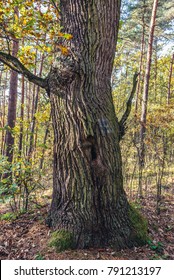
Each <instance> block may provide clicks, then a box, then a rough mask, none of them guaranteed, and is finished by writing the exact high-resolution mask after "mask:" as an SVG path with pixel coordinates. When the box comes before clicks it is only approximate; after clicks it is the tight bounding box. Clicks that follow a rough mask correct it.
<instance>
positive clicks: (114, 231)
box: [49, 0, 139, 249]
mask: <svg viewBox="0 0 174 280" xmlns="http://www.w3.org/2000/svg"><path fill="white" fill-rule="evenodd" d="M61 11H62V26H64V32H66V33H70V34H72V35H73V39H72V40H71V42H70V43H69V46H68V48H69V56H67V57H62V56H61V57H59V58H57V63H55V64H54V65H53V68H52V71H51V73H50V75H49V88H50V100H51V112H52V119H53V128H54V179H53V180H54V182H53V185H54V187H53V200H52V205H51V211H50V217H49V222H50V223H51V225H52V226H53V227H54V228H55V229H64V230H69V231H71V232H72V233H73V236H74V238H75V246H76V247H80V248H84V247H90V246H104V245H108V244H114V246H115V247H116V248H119V249H120V248H124V247H130V246H132V245H133V244H138V242H139V240H138V239H136V233H135V230H134V229H133V227H132V225H131V222H130V219H129V204H128V202H127V199H126V195H125V192H124V190H123V178H122V164H121V154H120V147H119V123H118V120H117V118H116V115H115V110H114V106H113V100H112V94H111V73H112V66H113V60H114V54H115V46H116V40H117V31H118V21H119V11H120V1H116V0H110V1H103V0H95V1H79V0H76V1H75V0H72V1H65V0H64V1H61Z"/></svg>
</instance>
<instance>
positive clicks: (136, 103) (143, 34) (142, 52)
mask: <svg viewBox="0 0 174 280" xmlns="http://www.w3.org/2000/svg"><path fill="white" fill-rule="evenodd" d="M145 13H146V0H144V2H143V14H142V28H143V29H142V37H141V54H140V63H139V76H138V83H137V89H136V99H135V115H137V112H138V105H139V94H140V92H141V83H142V82H141V80H142V72H143V60H144V49H145Z"/></svg>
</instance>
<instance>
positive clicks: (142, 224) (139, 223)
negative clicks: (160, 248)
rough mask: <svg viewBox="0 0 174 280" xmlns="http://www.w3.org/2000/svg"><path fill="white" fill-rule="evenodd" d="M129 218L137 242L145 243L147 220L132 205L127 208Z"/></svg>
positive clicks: (146, 239)
mask: <svg viewBox="0 0 174 280" xmlns="http://www.w3.org/2000/svg"><path fill="white" fill-rule="evenodd" d="M129 219H130V222H131V224H132V226H133V229H134V231H135V237H136V241H137V243H138V244H141V245H143V244H146V243H147V241H148V240H149V237H148V234H147V230H148V223H147V220H146V219H145V218H144V217H143V216H142V215H141V214H140V213H139V211H138V210H137V209H136V208H135V207H134V206H133V205H131V206H130V209H129Z"/></svg>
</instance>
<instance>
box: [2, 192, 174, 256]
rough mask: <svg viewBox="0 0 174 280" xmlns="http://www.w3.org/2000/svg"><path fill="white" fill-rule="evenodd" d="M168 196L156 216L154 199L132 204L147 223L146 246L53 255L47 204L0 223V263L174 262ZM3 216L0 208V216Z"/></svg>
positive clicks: (172, 207) (173, 216)
mask: <svg viewBox="0 0 174 280" xmlns="http://www.w3.org/2000/svg"><path fill="white" fill-rule="evenodd" d="M173 196H174V195H173V190H172V192H171V193H170V192H166V193H164V194H163V196H162V201H161V205H160V209H161V211H160V214H159V215H157V214H156V196H155V195H153V194H149V195H148V197H146V198H144V199H141V200H139V201H138V203H137V202H136V205H137V207H138V209H139V210H140V211H141V212H142V214H143V215H144V216H145V217H146V218H147V220H148V229H149V237H150V240H151V241H150V242H149V243H148V244H147V245H145V246H143V247H138V248H137V247H134V248H132V249H125V250H121V251H119V252H116V251H114V250H113V249H112V248H105V249H103V248H98V249H89V250H68V251H64V252H61V253H56V252H55V250H54V248H51V247H49V246H48V240H49V238H50V233H51V231H50V229H49V228H48V227H47V226H46V225H45V217H46V215H47V211H48V207H49V206H48V202H47V204H45V205H44V206H42V207H41V208H40V209H35V210H34V211H31V212H29V213H25V214H21V215H19V216H18V217H17V218H16V219H14V220H10V221H6V220H0V259H6V260H13V259H15V260H19V259H20V260H24V259H25V260H33V259H35V260H42V259H43V260H44V259H45V260H72V259H74V260H89V259H90V260H91V259H93V260H95V259H96V260H100V259H102V260H132V259H133V260H134V259H135V260H155V259H166V260H173V259H174V199H173ZM6 212H7V209H6V208H5V207H4V206H0V215H1V217H2V215H3V214H4V213H6Z"/></svg>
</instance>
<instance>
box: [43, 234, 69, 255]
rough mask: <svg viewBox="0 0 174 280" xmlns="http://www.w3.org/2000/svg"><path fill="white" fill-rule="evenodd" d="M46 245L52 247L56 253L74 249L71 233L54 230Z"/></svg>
mask: <svg viewBox="0 0 174 280" xmlns="http://www.w3.org/2000/svg"><path fill="white" fill-rule="evenodd" d="M48 245H49V246H50V247H54V248H55V249H56V251H57V252H61V251H64V250H67V249H73V248H74V239H73V235H72V233H71V232H69V231H66V230H56V231H54V232H53V233H52V234H51V238H50V240H49V243H48Z"/></svg>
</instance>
